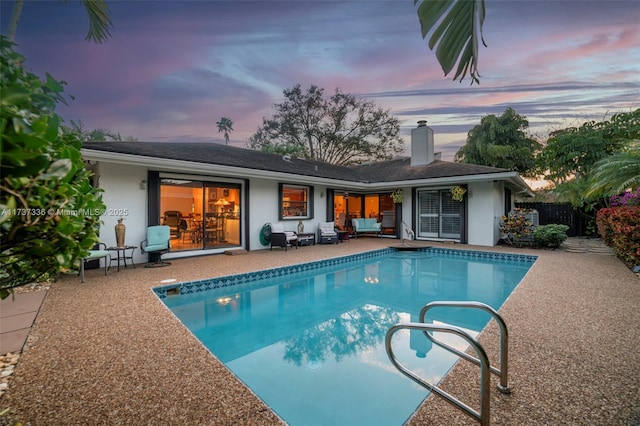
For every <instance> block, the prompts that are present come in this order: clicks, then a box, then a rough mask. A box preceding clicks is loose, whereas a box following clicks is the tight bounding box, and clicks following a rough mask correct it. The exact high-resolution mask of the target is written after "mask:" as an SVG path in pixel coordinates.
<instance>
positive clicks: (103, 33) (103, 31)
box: [7, 0, 113, 43]
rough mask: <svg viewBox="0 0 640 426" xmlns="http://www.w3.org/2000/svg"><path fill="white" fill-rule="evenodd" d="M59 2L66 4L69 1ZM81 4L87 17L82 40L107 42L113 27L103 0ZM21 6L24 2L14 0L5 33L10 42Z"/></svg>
mask: <svg viewBox="0 0 640 426" xmlns="http://www.w3.org/2000/svg"><path fill="white" fill-rule="evenodd" d="M60 1H63V2H65V3H67V2H68V1H69V0H60ZM81 3H82V5H83V6H84V8H85V9H86V10H87V14H88V15H89V31H88V32H87V36H86V37H85V38H84V39H85V40H93V41H94V42H96V43H103V42H105V41H107V39H108V38H109V37H111V33H110V32H109V27H113V24H112V23H111V15H110V12H109V7H108V6H107V3H105V1H104V0H81ZM22 6H24V0H16V2H15V4H14V5H13V10H12V12H11V21H9V30H8V31H7V36H8V37H9V40H11V41H14V40H15V37H16V30H17V29H18V21H19V20H20V14H21V13H22Z"/></svg>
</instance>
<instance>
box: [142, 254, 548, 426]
mask: <svg viewBox="0 0 640 426" xmlns="http://www.w3.org/2000/svg"><path fill="white" fill-rule="evenodd" d="M535 259H536V258H535V257H534V256H519V255H505V254H494V253H484V252H474V251H464V250H446V249H435V248H431V249H426V250H424V251H421V252H396V251H394V250H392V249H384V250H378V251H375V252H369V253H365V254H359V255H354V256H348V257H346V258H339V259H330V260H328V261H320V262H313V263H309V264H305V265H297V266H295V267H288V268H278V269H273V270H269V271H262V272H258V273H251V274H241V275H235V276H230V277H223V278H216V279H211V280H203V281H197V282H191V283H183V284H180V285H179V286H178V289H177V291H176V285H173V286H164V287H158V288H156V289H154V290H155V292H156V294H157V295H158V296H159V297H160V298H161V300H162V301H163V302H164V303H165V304H166V306H167V307H168V308H169V309H170V310H171V311H172V312H173V313H174V314H175V315H176V316H177V317H178V318H179V319H180V321H181V322H182V323H183V324H184V325H185V326H186V327H187V328H188V329H189V330H190V331H191V332H192V333H193V334H194V335H195V336H196V337H197V338H198V339H199V340H200V341H201V342H202V343H203V344H204V345H205V346H206V347H207V348H208V349H209V350H210V351H211V352H212V353H213V354H214V355H215V356H216V357H218V358H219V359H220V360H221V361H222V362H223V363H224V364H225V365H226V366H227V367H228V368H229V369H230V370H231V371H232V372H233V373H234V374H235V375H236V376H237V377H238V378H240V380H242V381H243V382H244V383H245V384H246V385H247V386H248V387H249V388H251V389H252V390H253V391H254V392H255V393H256V394H257V395H258V396H259V397H260V398H262V400H263V401H265V403H266V404H267V405H269V406H270V407H271V408H272V409H273V410H274V411H275V412H276V413H277V414H278V415H279V416H280V417H281V418H282V419H284V420H285V421H286V422H287V423H289V424H290V425H293V426H298V425H385V426H388V425H401V424H403V423H404V422H405V421H406V420H407V419H408V418H409V417H410V416H411V414H412V413H413V412H414V411H415V410H416V408H417V407H418V406H419V405H420V403H421V402H422V401H423V400H424V398H425V397H426V396H427V395H428V391H426V390H425V389H424V388H422V387H420V386H418V385H417V384H415V383H414V382H413V381H411V380H410V379H408V378H407V377H405V376H403V375H402V374H401V373H399V372H398V371H396V370H395V368H394V367H393V366H392V365H391V363H390V362H389V360H388V358H387V355H386V351H385V347H384V338H385V335H386V332H387V330H388V329H389V327H391V326H392V325H394V324H396V323H398V322H406V321H414V322H417V321H418V315H419V312H420V309H421V308H422V307H423V306H424V305H425V304H426V303H428V302H430V301H433V300H470V301H479V302H483V303H486V304H488V305H490V306H492V307H493V308H494V309H496V310H497V309H499V308H500V306H501V305H502V304H503V303H504V301H505V300H506V299H507V297H508V296H509V294H511V292H512V291H513V289H514V288H515V287H516V286H517V285H518V283H519V282H520V281H521V280H522V278H523V277H524V275H525V274H526V273H527V271H528V270H529V268H530V267H531V265H532V264H533V262H534V261H535ZM470 311H471V312H469V311H461V310H459V309H453V308H439V309H434V310H432V311H431V312H430V313H429V315H428V317H427V321H428V322H433V323H440V324H441V323H449V324H453V325H456V326H458V327H461V328H463V329H465V330H466V331H467V332H469V333H470V334H471V335H477V334H478V333H479V332H480V331H481V330H482V328H483V327H484V326H485V325H486V324H487V322H488V321H489V315H488V314H486V313H485V312H483V311H478V310H470ZM438 337H439V338H440V339H441V340H444V341H447V342H448V343H449V344H450V345H452V346H454V347H458V348H459V349H464V348H465V347H466V345H465V344H464V342H463V341H462V340H457V338H456V337H451V335H448V334H446V335H439V336H438ZM393 348H394V353H395V354H396V356H397V357H398V359H399V361H400V362H401V363H403V364H404V365H406V366H407V367H409V368H411V369H413V370H414V371H416V372H417V373H418V374H420V375H421V376H422V377H423V378H425V379H427V380H428V381H430V382H432V383H437V382H438V381H439V380H440V379H441V378H442V377H443V376H444V375H445V374H446V373H447V372H448V371H449V370H450V369H451V367H452V366H453V365H454V363H455V362H456V361H457V358H456V357H455V356H454V355H452V354H450V353H449V352H446V351H444V350H442V349H441V348H439V347H437V346H435V347H433V346H432V345H431V344H430V342H429V340H428V339H426V338H425V337H424V336H423V335H422V334H421V333H420V332H414V331H411V332H410V331H408V330H405V331H403V332H398V333H396V335H395V336H394V341H393ZM474 402H475V401H469V403H470V404H471V405H472V406H474Z"/></svg>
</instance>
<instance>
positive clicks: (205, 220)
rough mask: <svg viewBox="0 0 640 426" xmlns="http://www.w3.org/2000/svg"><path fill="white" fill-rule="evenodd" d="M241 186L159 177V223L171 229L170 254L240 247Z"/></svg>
mask: <svg viewBox="0 0 640 426" xmlns="http://www.w3.org/2000/svg"><path fill="white" fill-rule="evenodd" d="M240 196H241V185H240V184H235V183H228V182H207V181H201V180H194V179H187V178H184V179H183V178H175V177H160V197H159V198H160V211H159V212H158V213H159V216H160V223H161V224H164V225H168V226H169V227H170V228H171V251H185V250H198V249H201V250H203V249H212V248H226V247H232V246H239V245H241V232H240V231H241V226H240V218H241V217H242V215H241V210H240V209H241V205H242V204H241V202H240V201H241V200H240Z"/></svg>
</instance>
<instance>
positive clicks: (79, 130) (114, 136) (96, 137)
mask: <svg viewBox="0 0 640 426" xmlns="http://www.w3.org/2000/svg"><path fill="white" fill-rule="evenodd" d="M69 122H70V124H71V125H70V126H64V125H63V126H62V127H63V129H64V130H65V131H67V132H70V133H75V134H76V135H77V136H78V138H79V139H80V140H81V141H82V142H122V141H126V142H137V141H138V139H137V138H134V137H133V136H127V137H126V138H124V139H122V136H121V135H120V132H117V133H114V132H112V131H111V130H109V129H93V130H88V129H87V128H86V127H85V126H84V123H83V122H82V120H78V121H74V120H70V121H69Z"/></svg>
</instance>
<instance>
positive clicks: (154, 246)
mask: <svg viewBox="0 0 640 426" xmlns="http://www.w3.org/2000/svg"><path fill="white" fill-rule="evenodd" d="M140 251H142V253H147V254H149V255H152V257H154V258H155V259H154V262H153V263H148V264H146V265H145V268H157V267H160V266H169V265H171V263H170V262H164V261H163V260H162V255H163V254H165V253H169V251H171V229H170V228H169V227H168V226H167V225H157V226H149V227H148V228H147V239H146V240H143V241H142V242H141V243H140Z"/></svg>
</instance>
